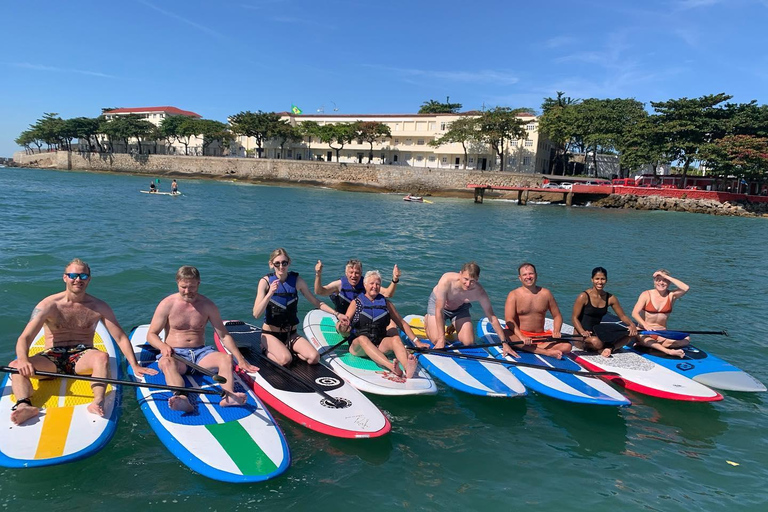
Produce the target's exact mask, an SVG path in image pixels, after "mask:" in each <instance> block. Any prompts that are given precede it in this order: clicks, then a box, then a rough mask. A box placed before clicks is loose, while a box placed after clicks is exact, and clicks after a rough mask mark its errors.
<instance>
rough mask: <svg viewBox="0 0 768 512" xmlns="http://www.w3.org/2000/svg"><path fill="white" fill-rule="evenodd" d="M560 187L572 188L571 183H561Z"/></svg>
mask: <svg viewBox="0 0 768 512" xmlns="http://www.w3.org/2000/svg"><path fill="white" fill-rule="evenodd" d="M560 188H564V189H566V190H571V188H573V183H561V184H560Z"/></svg>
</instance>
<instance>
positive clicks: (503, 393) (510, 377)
mask: <svg viewBox="0 0 768 512" xmlns="http://www.w3.org/2000/svg"><path fill="white" fill-rule="evenodd" d="M404 320H405V321H406V322H407V323H408V325H409V326H410V327H411V329H413V332H414V334H416V336H417V337H418V338H419V339H420V340H421V341H423V342H424V343H429V340H428V339H427V337H426V334H425V332H424V317H423V316H421V315H408V316H406V317H405V318H404ZM400 336H401V337H402V339H403V343H404V344H405V345H406V346H412V345H411V342H410V340H408V338H407V337H406V336H405V333H403V332H401V333H400ZM458 345H459V346H460V347H463V345H462V344H461V343H458ZM431 346H432V345H430V347H431ZM461 353H462V354H467V355H471V356H480V357H488V353H487V352H486V351H485V350H483V349H479V348H470V349H464V348H462V350H461ZM416 354H417V357H418V359H419V363H420V364H421V365H422V366H423V367H424V369H425V370H427V372H428V373H430V374H431V375H432V376H433V377H435V378H437V379H440V380H441V381H443V382H444V383H445V384H447V385H448V386H450V387H452V388H454V389H458V390H459V391H463V392H465V393H469V394H472V395H480V396H494V397H514V396H523V395H525V394H526V390H525V386H523V384H522V383H521V382H520V380H519V379H518V378H517V377H516V376H515V375H514V374H513V373H512V372H511V371H509V368H507V367H506V366H504V365H501V364H496V363H484V362H482V361H472V360H468V359H459V358H456V357H450V355H449V354H446V355H445V356H443V355H438V354H420V353H418V352H416Z"/></svg>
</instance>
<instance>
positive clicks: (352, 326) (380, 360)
mask: <svg viewBox="0 0 768 512" xmlns="http://www.w3.org/2000/svg"><path fill="white" fill-rule="evenodd" d="M363 286H364V287H365V293H361V294H359V295H358V296H357V297H355V299H354V300H353V301H352V303H351V304H350V305H349V308H347V312H346V313H347V314H346V316H345V317H344V319H346V318H349V319H350V321H349V322H347V323H346V324H345V322H344V319H342V320H341V322H340V324H341V326H340V327H341V329H342V330H344V331H347V332H350V333H351V334H350V340H351V341H350V343H349V352H350V353H351V354H353V355H356V356H358V357H366V356H367V357H369V358H371V359H372V360H373V361H374V362H375V363H376V364H378V365H379V366H381V367H382V368H386V369H387V370H389V371H391V372H392V373H394V374H395V375H397V376H398V377H405V378H406V379H410V378H411V377H413V376H414V374H415V373H416V369H417V367H418V362H417V361H416V357H414V355H413V354H408V352H406V350H405V346H404V345H403V341H402V340H401V339H400V336H399V334H398V332H397V327H398V326H399V327H400V329H402V330H403V331H404V332H405V334H406V336H408V338H409V339H410V340H411V341H412V342H413V344H414V345H416V346H419V347H423V346H426V345H425V344H424V343H421V342H420V341H419V339H418V338H417V337H416V335H415V334H414V333H413V331H412V330H411V327H410V326H409V325H408V324H407V323H406V322H405V321H404V320H403V317H402V316H400V313H398V312H397V309H395V306H394V304H392V303H391V302H390V301H389V300H387V298H386V297H384V295H383V294H381V293H380V292H381V274H380V273H379V271H378V270H371V271H369V272H367V273H366V274H365V279H363ZM391 322H394V323H395V326H393V327H391V328H390V323H391ZM390 352H393V353H394V354H395V359H393V360H392V361H390V360H389V358H388V357H387V355H386V354H387V353H390ZM401 367H402V368H401ZM403 369H404V370H405V371H403Z"/></svg>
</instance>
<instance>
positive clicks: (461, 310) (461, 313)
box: [427, 292, 472, 320]
mask: <svg viewBox="0 0 768 512" xmlns="http://www.w3.org/2000/svg"><path fill="white" fill-rule="evenodd" d="M436 303H437V297H436V296H435V292H432V293H430V294H429V302H427V314H428V315H432V316H435V304H436ZM471 307H472V304H470V303H469V302H465V303H464V304H462V305H461V306H459V307H458V308H456V309H445V308H443V319H444V320H453V319H460V318H471V316H472V315H471V314H470V313H469V308H471Z"/></svg>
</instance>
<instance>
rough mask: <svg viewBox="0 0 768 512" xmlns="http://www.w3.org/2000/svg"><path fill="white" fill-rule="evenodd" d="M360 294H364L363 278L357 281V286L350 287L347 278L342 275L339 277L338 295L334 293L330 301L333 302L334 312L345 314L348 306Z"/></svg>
mask: <svg viewBox="0 0 768 512" xmlns="http://www.w3.org/2000/svg"><path fill="white" fill-rule="evenodd" d="M362 293H365V287H364V286H363V278H362V277H361V278H360V279H359V280H358V281H357V284H356V285H355V286H352V285H351V284H350V282H349V279H347V276H346V275H344V276H342V277H341V290H340V291H339V293H334V294H333V295H331V301H333V305H334V306H335V307H336V311H338V312H339V313H342V314H346V313H347V309H349V305H350V304H351V303H352V301H353V300H355V298H357V296H358V295H360V294H362Z"/></svg>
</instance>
